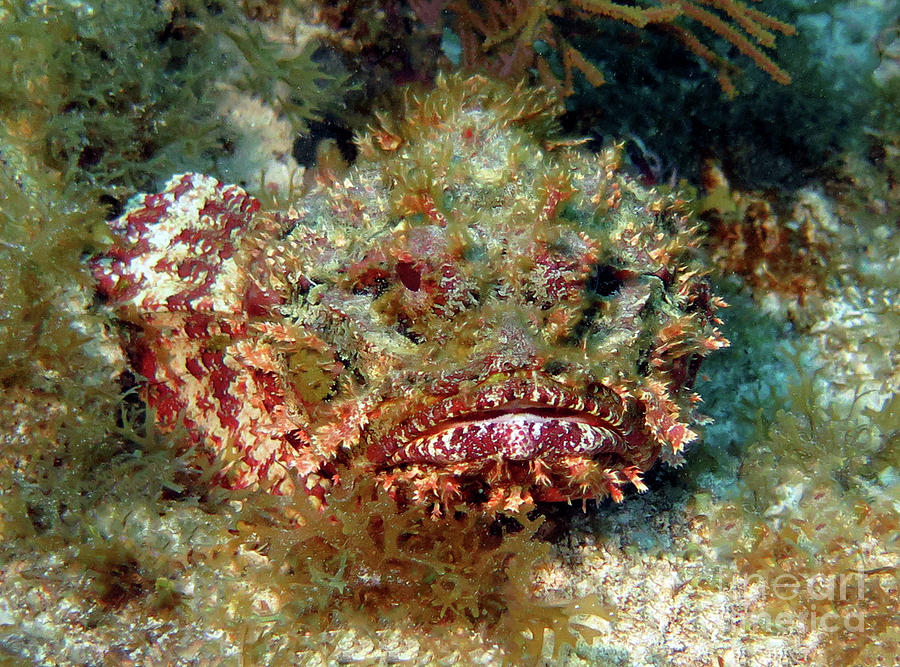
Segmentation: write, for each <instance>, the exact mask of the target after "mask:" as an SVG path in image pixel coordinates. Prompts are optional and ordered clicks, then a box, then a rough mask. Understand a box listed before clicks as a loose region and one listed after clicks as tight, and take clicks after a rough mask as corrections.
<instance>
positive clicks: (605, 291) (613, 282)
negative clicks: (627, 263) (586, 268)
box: [586, 264, 623, 296]
mask: <svg viewBox="0 0 900 667" xmlns="http://www.w3.org/2000/svg"><path fill="white" fill-rule="evenodd" d="M622 273H623V272H622V271H620V270H619V269H617V268H616V267H614V266H612V265H611V264H598V265H597V266H595V267H594V270H593V271H592V272H591V275H590V276H589V277H588V279H587V284H586V286H587V289H588V290H590V291H591V292H593V293H594V294H596V295H598V296H612V295H613V294H615V293H616V292H618V291H619V290H620V289H622V278H621V275H622Z"/></svg>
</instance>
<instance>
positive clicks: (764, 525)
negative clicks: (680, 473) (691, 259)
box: [693, 131, 900, 665]
mask: <svg viewBox="0 0 900 667" xmlns="http://www.w3.org/2000/svg"><path fill="white" fill-rule="evenodd" d="M875 136H878V137H879V138H880V139H881V140H882V141H884V144H883V151H882V152H881V155H882V159H881V160H878V161H877V162H875V163H872V162H869V161H866V160H862V159H858V158H856V159H851V162H852V163H853V169H852V171H848V173H847V174H846V175H845V176H844V178H842V179H841V180H840V181H838V182H837V183H833V184H831V186H830V189H831V190H833V192H834V196H835V200H833V203H834V206H835V209H836V212H837V214H838V216H839V217H838V222H837V223H835V222H834V221H832V223H831V224H832V225H833V226H832V228H831V229H830V232H831V233H832V234H833V235H834V238H835V239H841V244H840V246H835V247H834V248H833V249H832V252H833V255H832V256H831V257H830V261H829V263H828V264H827V266H826V267H825V268H826V269H827V270H828V271H829V274H828V281H827V283H826V284H825V285H824V288H825V289H826V290H827V293H828V296H827V299H826V300H825V301H824V302H823V303H820V304H815V305H809V306H808V307H807V311H808V312H807V313H806V316H805V318H804V319H806V320H807V321H808V322H811V324H809V325H808V328H807V330H806V331H805V332H804V334H803V335H802V336H800V337H797V338H796V340H795V342H794V343H793V344H792V345H791V346H790V347H788V348H786V350H785V351H784V354H783V356H784V357H785V358H786V360H787V361H788V365H789V366H790V367H793V369H794V373H793V379H791V380H789V381H787V382H781V381H780V380H777V379H776V380H775V381H774V382H772V384H771V389H770V392H769V396H765V395H761V396H754V397H749V396H745V397H743V398H744V399H745V401H744V408H743V410H744V411H745V413H746V414H748V415H749V416H752V417H754V418H755V420H756V429H755V433H754V434H753V435H751V436H750V437H749V438H747V442H748V443H749V444H747V445H745V446H743V447H740V452H739V459H740V468H739V471H738V473H737V481H738V485H737V487H736V489H735V488H734V487H732V491H733V492H732V493H731V494H730V495H729V494H727V493H719V494H718V500H714V499H713V495H709V494H707V493H700V494H698V495H697V496H696V497H695V502H694V506H693V511H694V512H696V513H698V514H700V515H701V516H702V517H703V519H704V521H705V522H706V523H707V524H708V525H709V529H710V535H711V539H712V541H713V542H714V543H715V544H717V546H718V550H719V553H720V554H721V556H722V558H723V562H725V563H728V562H732V561H733V563H734V565H735V568H736V571H735V572H734V575H735V576H740V577H743V578H744V579H745V581H746V582H747V586H756V587H759V589H760V590H761V597H760V602H759V604H758V605H757V607H756V608H755V609H753V610H751V611H752V612H753V614H755V616H753V618H750V619H748V621H749V622H752V623H754V624H755V627H758V628H760V629H762V630H763V631H765V632H769V633H771V634H772V635H781V634H784V633H786V632H787V631H788V630H789V629H790V628H791V627H796V626H797V625H798V624H799V626H800V627H801V628H803V629H804V631H809V632H813V633H819V635H820V639H819V647H818V653H817V654H816V655H817V656H818V659H820V660H821V661H822V662H823V663H825V664H853V665H883V664H891V663H892V662H893V661H895V660H896V656H897V655H898V654H900V625H898V619H897V615H896V600H897V595H898V591H900V393H898V370H897V369H898V363H897V355H898V353H900V334H898V332H900V302H898V296H900V293H898V286H900V262H898V257H900V236H898V234H897V233H896V220H895V219H893V218H892V217H891V213H890V210H891V208H890V206H891V205H892V204H891V203H892V202H894V203H895V202H896V198H897V191H896V188H895V187H894V186H892V185H891V183H892V182H893V179H892V174H893V173H896V169H897V155H898V153H897V151H896V150H895V148H894V145H893V144H894V142H893V140H891V139H890V137H892V136H896V134H895V133H892V132H890V131H886V132H885V133H877V134H876V135H875ZM873 240H877V242H873ZM860 248H864V249H865V250H864V251H860V250H859V249H860ZM748 332H751V333H752V330H751V329H748ZM749 349H751V350H752V349H753V348H752V347H750V348H749ZM714 495H716V494H714Z"/></svg>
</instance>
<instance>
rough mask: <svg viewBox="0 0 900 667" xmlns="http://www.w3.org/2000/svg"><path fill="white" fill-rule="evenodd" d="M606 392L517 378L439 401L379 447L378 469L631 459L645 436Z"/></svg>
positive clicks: (373, 451)
mask: <svg viewBox="0 0 900 667" xmlns="http://www.w3.org/2000/svg"><path fill="white" fill-rule="evenodd" d="M631 423H632V420H631V419H629V406H628V404H627V403H626V402H625V400H624V399H622V398H620V397H619V396H618V395H617V394H616V393H615V392H613V391H612V390H611V389H608V388H606V387H601V388H600V389H599V390H597V391H595V392H593V393H592V394H591V395H590V396H585V395H582V394H580V393H576V392H575V391H573V390H571V389H569V388H568V387H564V386H562V385H560V384H558V383H555V382H552V383H551V382H548V381H546V380H544V381H541V380H539V379H538V378H510V379H506V380H501V381H494V382H490V383H487V384H483V385H480V386H478V387H476V388H474V389H471V390H469V391H467V392H462V393H459V394H456V395H453V396H450V397H448V398H445V399H443V400H439V401H437V402H435V403H433V404H432V405H430V406H428V407H427V408H425V409H423V410H421V411H419V412H417V413H416V414H414V415H412V416H410V417H407V418H406V419H404V420H403V421H401V422H400V423H399V424H397V425H396V426H394V427H393V428H392V429H390V430H389V431H388V432H387V434H386V435H384V436H383V437H381V438H379V439H378V440H376V441H375V442H372V443H371V444H370V445H369V448H368V452H367V453H368V457H369V460H370V461H372V462H373V463H374V464H375V465H376V467H377V468H380V469H387V468H395V467H398V466H405V465H410V464H419V465H425V466H434V467H447V466H457V465H458V464H466V463H475V462H479V461H487V460H491V461H504V462H526V461H535V460H540V461H542V462H544V463H547V464H552V463H554V462H559V461H562V460H564V459H567V458H571V457H582V458H593V457H596V456H601V455H602V456H603V457H607V458H609V459H610V460H612V459H623V460H624V459H627V458H628V453H629V450H632V449H634V448H635V446H636V445H637V444H638V443H637V441H638V440H643V434H637V433H635V432H633V430H632V428H631V426H630V424H631Z"/></svg>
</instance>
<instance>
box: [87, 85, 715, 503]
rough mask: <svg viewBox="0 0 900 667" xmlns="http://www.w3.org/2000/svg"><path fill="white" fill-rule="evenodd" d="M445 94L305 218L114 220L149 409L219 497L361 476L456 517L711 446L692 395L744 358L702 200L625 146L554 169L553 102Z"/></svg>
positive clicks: (333, 181) (193, 185)
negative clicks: (722, 294) (709, 273)
mask: <svg viewBox="0 0 900 667" xmlns="http://www.w3.org/2000/svg"><path fill="white" fill-rule="evenodd" d="M438 85H439V92H440V93H441V94H444V95H446V99H447V100H449V101H446V103H444V102H443V101H442V100H439V99H438V98H437V97H435V98H433V99H432V98H426V99H425V100H422V101H420V100H415V104H413V105H412V106H411V108H410V111H409V117H408V119H407V120H406V121H405V123H406V124H405V125H403V126H402V127H401V128H399V129H393V128H389V129H383V130H378V131H375V132H373V133H372V134H370V135H368V136H366V137H363V138H361V140H360V145H361V160H360V164H359V165H358V166H357V168H356V169H354V170H353V171H352V172H351V173H350V174H349V175H348V176H347V177H341V176H337V175H334V174H330V173H328V172H322V173H320V174H319V184H318V186H317V188H316V189H314V191H313V192H312V193H310V194H309V195H308V196H307V198H306V199H304V200H301V201H300V202H298V203H297V204H296V206H297V207H298V208H297V209H296V210H295V209H293V208H292V209H291V210H290V211H289V212H286V213H274V214H266V213H262V212H260V211H259V203H258V202H257V201H256V200H255V199H253V198H252V197H249V196H248V195H247V194H246V193H244V192H243V190H241V189H240V188H237V187H235V186H224V185H222V184H220V183H218V182H216V181H214V180H213V179H210V178H208V177H203V176H199V175H194V174H188V175H184V176H179V177H175V178H174V179H173V180H172V181H170V183H169V185H168V188H167V190H166V192H164V193H162V194H159V195H150V196H146V197H144V198H143V199H142V200H141V201H140V202H139V203H136V204H134V205H132V206H131V208H130V209H129V210H128V211H127V212H126V214H125V215H124V216H122V217H121V218H119V219H118V220H116V221H114V222H113V223H112V229H113V231H114V233H115V234H116V239H117V240H116V243H115V245H114V246H113V248H112V249H111V250H110V251H109V252H108V253H106V254H105V255H104V256H103V257H99V258H97V259H95V260H94V262H93V267H94V273H95V275H96V277H97V279H98V284H99V289H100V291H101V293H103V294H104V295H106V297H107V299H108V301H109V304H110V306H111V307H112V308H113V309H114V310H115V312H116V314H117V315H118V316H119V317H120V318H122V319H123V320H128V321H130V322H131V323H133V324H134V325H136V326H135V327H134V328H132V329H129V330H128V333H127V334H126V348H127V349H128V351H129V355H130V358H131V360H132V364H133V367H134V369H135V370H136V371H137V372H138V373H140V374H141V375H142V376H143V377H145V378H146V383H145V385H144V389H143V396H144V398H145V400H146V401H147V404H148V406H149V407H150V408H152V409H153V410H154V411H155V413H156V420H157V423H158V424H159V426H160V427H161V428H162V429H163V430H169V431H171V430H174V429H176V428H178V427H179V426H181V425H183V426H184V427H185V430H186V432H187V435H188V437H189V439H190V442H191V443H193V444H194V445H196V446H197V447H198V448H199V449H200V450H201V451H204V452H206V453H207V454H208V455H209V456H210V457H215V458H218V459H220V460H221V461H222V463H223V472H222V475H221V477H220V480H219V481H220V483H222V484H226V485H229V486H232V487H246V486H250V485H254V484H257V483H258V482H259V481H261V480H263V479H268V480H269V481H270V482H272V484H273V485H274V486H273V487H271V488H274V490H275V492H286V491H287V490H288V489H289V488H292V487H294V486H300V487H302V488H304V489H306V490H307V492H308V493H310V494H311V495H312V496H313V497H315V498H318V499H319V500H324V501H325V502H327V492H328V489H330V488H331V487H332V486H333V485H334V484H336V483H339V480H340V479H341V468H342V467H343V466H347V465H351V466H355V467H357V468H358V465H359V463H360V462H364V464H365V465H364V466H363V468H364V470H365V471H366V474H368V475H371V476H373V477H374V478H375V479H376V480H377V481H378V483H379V484H381V485H382V486H383V487H384V488H386V489H388V490H389V491H390V492H391V494H392V495H393V496H394V497H395V498H396V499H397V500H398V502H401V503H422V504H426V505H428V506H429V507H432V508H433V512H434V513H435V515H439V514H441V513H442V511H443V508H446V507H449V506H453V505H454V504H456V503H460V502H462V503H468V504H469V505H479V506H481V507H483V508H485V509H486V510H487V511H503V510H516V509H518V508H519V507H521V506H522V505H523V504H524V505H527V504H529V503H532V502H534V501H536V500H544V501H563V500H572V499H580V498H599V497H604V496H611V497H613V498H614V499H616V500H619V499H621V498H622V488H623V487H624V485H626V484H629V483H630V484H633V485H634V486H635V487H637V488H638V489H643V488H645V487H644V486H643V483H642V482H641V474H642V472H643V471H645V470H647V468H648V467H649V466H651V465H653V463H654V462H655V461H656V460H657V459H658V458H660V457H663V458H665V459H666V460H671V461H677V460H678V455H679V452H680V451H681V450H682V448H683V446H684V445H685V444H686V443H687V442H689V441H690V440H692V439H693V438H694V437H696V435H695V433H694V432H693V431H692V430H691V428H690V426H689V424H688V423H687V421H686V419H687V418H689V417H690V415H691V413H692V410H693V408H692V406H693V404H694V403H696V402H697V401H698V400H699V399H698V398H697V397H696V396H694V395H693V394H692V393H690V391H689V388H690V385H691V383H692V381H693V378H694V376H695V374H696V372H697V368H698V365H699V362H700V359H701V358H702V356H704V355H705V354H706V353H707V352H708V351H710V350H713V349H716V348H718V347H722V346H723V345H725V344H726V342H725V341H724V339H723V338H722V337H721V335H720V334H719V333H718V332H717V331H716V330H715V328H714V326H713V325H714V324H715V323H716V322H717V320H716V318H715V314H714V313H715V309H716V308H717V307H718V306H719V305H721V302H719V301H718V300H717V299H715V297H713V296H712V295H711V293H710V291H709V288H708V286H707V284H706V283H705V282H704V281H703V280H702V279H700V278H699V271H698V268H697V266H696V262H695V260H694V259H693V258H692V254H691V253H692V248H693V247H694V246H695V245H696V239H695V238H694V233H695V230H694V228H693V227H692V226H691V223H690V220H689V218H687V216H685V215H684V214H683V213H682V212H681V208H680V207H681V206H682V203H680V202H679V201H678V200H676V199H675V198H672V197H669V198H666V197H660V196H657V195H655V194H654V193H653V192H652V191H646V190H644V189H641V188H640V186H639V185H637V184H635V183H634V182H633V181H632V180H630V179H628V178H627V177H623V176H621V175H618V174H617V173H616V155H615V152H608V153H607V154H605V157H603V158H602V159H601V158H590V157H588V156H584V155H582V154H579V153H577V152H575V151H571V150H569V149H563V151H562V152H561V153H560V154H558V155H556V160H557V161H559V162H562V163H565V161H566V160H568V161H569V166H568V168H565V169H558V168H557V167H556V166H555V165H556V162H549V161H546V160H547V158H546V153H545V150H553V149H542V148H540V145H539V143H538V141H537V140H536V139H532V138H531V137H530V135H528V134H525V133H524V132H525V130H527V131H529V132H532V133H533V136H535V137H538V138H539V137H540V136H541V135H540V132H546V131H547V128H546V127H545V125H546V126H547V127H549V125H548V121H547V120H546V118H547V114H548V113H549V111H548V109H550V108H555V107H553V106H552V102H547V100H546V99H545V98H542V97H540V95H538V94H530V96H529V95H526V94H525V93H523V92H521V91H520V93H519V94H520V96H522V107H521V109H520V108H519V107H515V106H513V107H510V106H509V105H510V104H511V102H510V100H513V99H516V98H515V97H510V96H509V92H508V91H505V90H504V89H500V88H497V89H493V88H491V89H489V90H488V92H484V90H485V86H486V83H485V82H484V81H483V80H480V79H477V78H475V79H470V80H467V81H457V82H455V83H454V84H451V85H455V86H457V88H452V87H450V86H447V85H446V84H444V83H441V82H439V84H438ZM442 85H443V86H444V88H443V89H440V86H442ZM416 104H418V106H416ZM529 104H532V105H535V106H534V108H533V109H529V108H528V105H529ZM542 104H543V105H544V106H543V107H542V106H541V105H542ZM442 105H443V106H442ZM548 105H549V106H548ZM488 112H490V113H488ZM490 114H494V116H491V115H490ZM456 128H461V129H459V130H457V129H456ZM544 141H545V142H546V141H547V139H544ZM432 148H433V151H434V155H439V156H441V158H440V159H441V160H446V156H447V155H452V156H454V157H453V158H452V159H450V160H449V161H448V162H446V164H445V163H443V162H434V161H433V160H434V158H432V157H429V155H430V153H429V151H430V150H432ZM545 161H546V162H545ZM420 163H421V164H420ZM417 165H418V166H417ZM423 165H424V166H423ZM442 165H443V166H442ZM427 168H431V169H435V170H436V172H435V176H434V178H433V180H432V181H422V182H420V181H417V180H415V179H416V178H417V176H416V174H420V173H424V171H425V170H426V169H427ZM454 170H455V171H454ZM434 193H441V194H440V196H437V195H435V194H434ZM500 201H502V202H503V206H502V207H501V206H498V202H500ZM595 211H596V212H595ZM573 216H574V217H573ZM592 216H593V217H592ZM598 216H600V217H599V218H598ZM603 216H605V218H604V217H603ZM573 219H574V220H577V219H581V220H583V221H584V222H581V223H576V222H573ZM596 220H599V222H596Z"/></svg>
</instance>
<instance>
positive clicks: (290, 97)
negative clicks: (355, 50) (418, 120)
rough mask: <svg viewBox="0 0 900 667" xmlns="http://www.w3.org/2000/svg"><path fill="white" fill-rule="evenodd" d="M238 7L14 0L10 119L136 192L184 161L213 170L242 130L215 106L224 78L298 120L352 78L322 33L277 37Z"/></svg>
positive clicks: (55, 165)
mask: <svg viewBox="0 0 900 667" xmlns="http://www.w3.org/2000/svg"><path fill="white" fill-rule="evenodd" d="M238 7H239V5H237V4H235V3H223V4H221V5H217V6H216V8H215V9H211V8H208V7H207V5H206V3H203V2H200V1H195V0H179V1H177V2H173V3H160V4H156V3H146V2H98V3H90V4H87V3H85V4H80V3H74V2H66V1H64V0H48V1H46V2H37V3H35V2H28V1H27V0H4V1H3V2H2V3H0V45H2V48H3V52H4V53H7V54H15V57H7V58H4V59H3V62H2V63H0V109H2V119H3V123H4V125H5V126H6V127H7V128H8V131H9V132H10V134H12V135H13V136H15V137H17V138H20V139H22V140H23V141H27V149H28V151H29V154H31V155H34V156H36V157H37V158H38V159H40V160H41V161H43V162H44V163H45V164H46V165H47V166H48V167H50V168H52V169H55V170H57V171H60V172H61V173H62V174H63V176H64V180H65V181H66V182H69V181H77V182H78V183H79V184H80V186H82V187H84V186H88V185H96V186H99V187H109V186H121V187H123V189H124V192H123V194H125V195H130V194H132V193H133V192H134V189H148V188H152V187H155V181H156V180H158V179H160V178H162V177H165V176H168V175H170V174H171V173H173V172H175V171H179V170H181V171H184V170H194V171H205V172H207V173H211V172H212V171H213V170H214V166H215V158H217V157H221V156H222V155H223V153H225V152H227V148H228V144H229V141H230V140H231V139H232V138H231V137H229V136H228V133H227V131H225V130H223V127H222V123H221V120H220V119H219V117H218V116H217V113H216V104H217V101H218V99H219V95H221V93H222V90H223V89H224V88H226V87H237V88H239V89H240V90H242V91H244V92H246V93H247V94H248V95H255V96H258V97H260V98H261V99H262V101H263V102H265V103H267V104H269V105H270V106H272V107H273V108H274V109H275V110H276V111H277V112H279V113H282V114H284V115H285V116H286V117H288V118H289V119H290V121H291V122H292V123H293V124H294V126H295V127H296V128H297V129H300V128H302V127H303V124H304V123H305V121H307V120H310V119H314V118H318V117H319V116H318V112H319V110H321V109H322V108H324V107H327V106H328V105H329V104H330V103H331V102H332V101H333V100H334V98H335V97H336V95H337V94H338V92H339V90H340V87H341V85H342V83H343V78H342V77H339V76H338V77H336V76H333V75H330V74H327V73H326V72H324V71H323V70H322V69H321V68H320V67H319V65H317V64H316V63H315V62H313V60H312V53H313V50H314V49H315V41H309V42H307V43H306V44H305V46H302V47H301V46H299V45H297V44H294V43H290V42H286V43H285V42H282V41H278V42H275V41H271V40H269V39H268V38H267V36H266V32H265V31H264V29H265V28H268V26H267V25H266V24H265V23H264V22H261V21H256V20H251V19H250V18H249V17H248V16H247V14H245V13H244V12H243V11H242V10H241V9H239V8H238ZM284 9H286V7H285V8H284ZM286 149H287V147H286ZM2 150H3V154H4V156H6V157H5V159H6V160H8V159H9V158H8V156H7V152H8V149H6V148H3V149H2Z"/></svg>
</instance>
